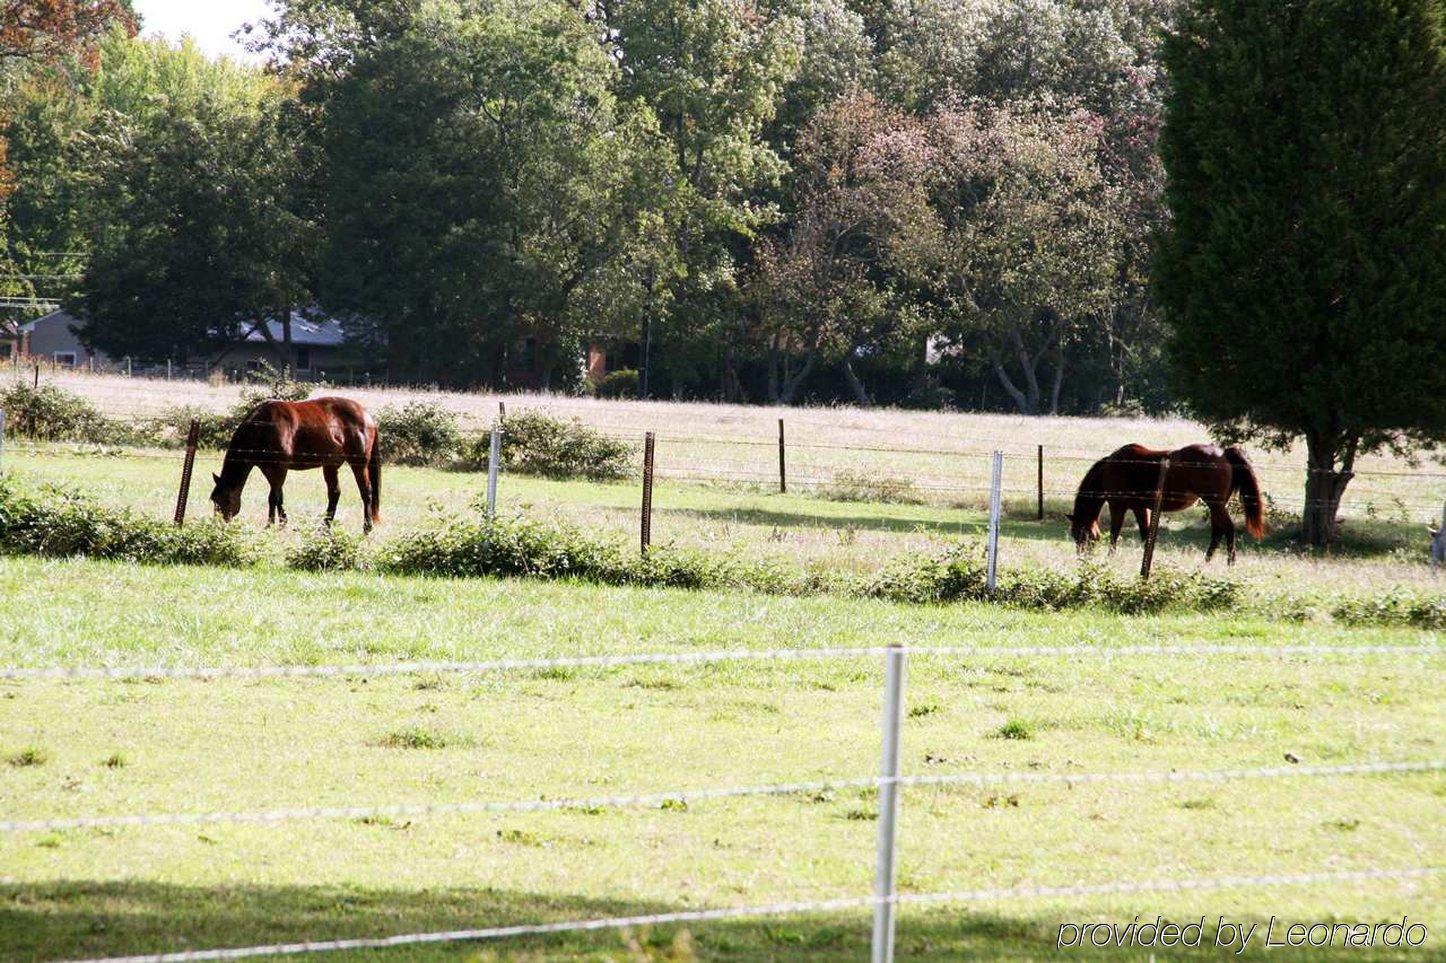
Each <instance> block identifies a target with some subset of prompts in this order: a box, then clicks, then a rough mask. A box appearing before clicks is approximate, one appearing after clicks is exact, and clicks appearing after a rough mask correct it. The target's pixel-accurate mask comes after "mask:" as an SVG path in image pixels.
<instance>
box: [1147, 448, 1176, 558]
mask: <svg viewBox="0 0 1446 963" xmlns="http://www.w3.org/2000/svg"><path fill="white" fill-rule="evenodd" d="M1169 472H1170V459H1169V457H1168V456H1167V457H1165V458H1164V459H1163V460H1162V461H1161V462H1160V477H1159V478H1158V479H1157V480H1156V481H1155V507H1154V508H1153V509H1151V511H1150V530H1149V532H1147V533H1146V534H1145V557H1144V558H1142V559H1140V578H1144V579H1147V578H1149V577H1150V567H1151V566H1153V565H1154V564H1155V539H1157V538H1158V537H1159V535H1160V515H1161V514H1162V513H1161V511H1160V509H1161V507H1162V506H1163V505H1164V502H1165V477H1166V475H1168V474H1169Z"/></svg>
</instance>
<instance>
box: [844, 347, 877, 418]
mask: <svg viewBox="0 0 1446 963" xmlns="http://www.w3.org/2000/svg"><path fill="white" fill-rule="evenodd" d="M843 372H844V380H845V381H847V382H848V383H849V389H850V390H852V391H853V393H854V400H855V401H857V402H858V403H859V407H861V408H867V407H868V406H869V405H870V404H871V403H872V402H871V401H870V400H869V393H868V390H867V389H865V388H864V383H863V381H862V380H860V379H859V375H858V372H856V371H854V359H853V357H852V356H849V357H847V358H845V359H844V363H843Z"/></svg>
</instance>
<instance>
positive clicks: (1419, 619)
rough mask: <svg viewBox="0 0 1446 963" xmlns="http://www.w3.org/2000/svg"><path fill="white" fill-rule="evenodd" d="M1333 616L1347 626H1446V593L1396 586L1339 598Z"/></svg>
mask: <svg viewBox="0 0 1446 963" xmlns="http://www.w3.org/2000/svg"><path fill="white" fill-rule="evenodd" d="M1331 617H1332V618H1333V619H1335V620H1336V621H1337V622H1343V623H1345V624H1346V625H1409V626H1415V627H1416V628H1420V629H1446V595H1417V594H1414V593H1411V592H1407V591H1405V590H1402V589H1395V590H1393V591H1390V592H1388V593H1386V594H1385V595H1379V596H1374V597H1370V598H1349V599H1343V600H1340V601H1338V602H1336V604H1335V605H1333V606H1332V607H1331Z"/></svg>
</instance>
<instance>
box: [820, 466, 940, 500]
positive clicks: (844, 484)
mask: <svg viewBox="0 0 1446 963" xmlns="http://www.w3.org/2000/svg"><path fill="white" fill-rule="evenodd" d="M819 494H820V495H822V496H823V497H824V498H827V499H828V500H829V501H833V502H879V503H882V504H890V505H922V504H923V503H924V499H923V497H922V496H920V494H919V491H918V489H917V488H915V487H914V483H913V482H912V481H910V480H909V479H907V478H897V477H894V476H892V475H879V474H874V473H871V472H862V471H848V470H845V471H840V472H836V473H835V474H834V476H833V479H832V480H831V481H830V482H829V483H828V484H827V485H826V486H824V487H823V488H822V489H821V490H820V491H819Z"/></svg>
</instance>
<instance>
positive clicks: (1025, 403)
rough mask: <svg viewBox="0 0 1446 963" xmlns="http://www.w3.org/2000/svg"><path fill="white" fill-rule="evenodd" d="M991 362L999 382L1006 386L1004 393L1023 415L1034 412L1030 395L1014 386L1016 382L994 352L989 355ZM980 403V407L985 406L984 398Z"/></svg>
mask: <svg viewBox="0 0 1446 963" xmlns="http://www.w3.org/2000/svg"><path fill="white" fill-rule="evenodd" d="M989 363H990V365H992V366H993V368H994V376H995V377H996V378H998V379H999V384H1000V385H1001V386H1002V387H1003V388H1004V393H1005V394H1007V395H1008V396H1009V400H1010V401H1013V402H1014V407H1016V408H1018V409H1019V413H1020V414H1022V415H1032V414H1034V412H1035V408H1034V406H1033V405H1031V404H1030V401H1029V398H1028V396H1026V395H1025V393H1024V392H1022V391H1020V390H1019V389H1018V388H1016V387H1015V386H1014V382H1013V381H1012V380H1011V379H1010V377H1009V372H1008V371H1005V370H1004V364H1003V363H1002V362H1001V361H1000V360H999V357H998V356H997V355H995V354H994V353H993V352H991V353H990V355H989ZM979 404H980V407H983V406H984V402H983V401H982V400H981V401H980V403H979Z"/></svg>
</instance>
